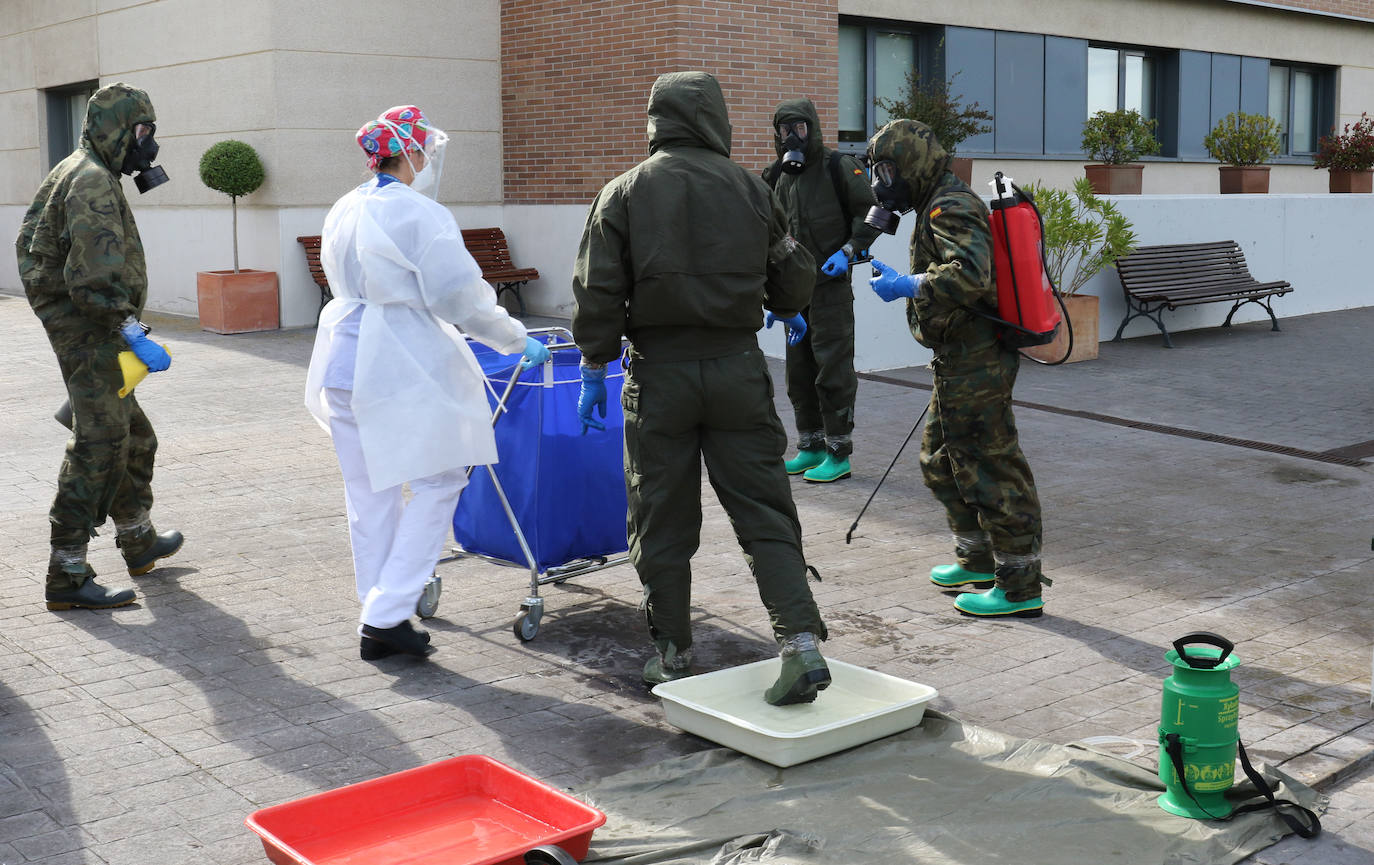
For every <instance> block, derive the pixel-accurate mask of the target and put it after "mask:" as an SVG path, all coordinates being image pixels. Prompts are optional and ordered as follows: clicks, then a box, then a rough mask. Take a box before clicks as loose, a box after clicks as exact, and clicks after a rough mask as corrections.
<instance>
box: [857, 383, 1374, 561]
mask: <svg viewBox="0 0 1374 865" xmlns="http://www.w3.org/2000/svg"><path fill="white" fill-rule="evenodd" d="M928 411H930V403H926V407H925V408H923V409H921V416H920V417H918V418H916V423H915V424H914V425H912V427H911V432H909V433H907V434H906V441H904V442H902V446H901V447H899V448H897V453H896V454H894V455H893V457H892V462H890V463H888V466H887V471H885V472H883V476H882V477H881V478H879V479H878V485H877V486H876V487H874V488H873V492H871V493H869V495H868V501H866V502H864V506H863V507H862V508H860V509H859V515H858V516H857V517H855V518H854V524H853V525H851V526H850V527H849V531H847V532H845V533H844V542H845V543H846V544H847V543H849V542H850V539H851V538H853V536H854V532H855V531H856V530H857V529H858V528H859V520H861V519H863V518H864V513H865V512H866V511H867V510H868V506H869V505H871V504H873V497H874V496H876V495H877V494H878V490H880V489H882V487H883V481H885V480H887V476H888V474H890V473H891V472H892V467H893V466H895V465H897V460H898V459H900V458H901V456H902V451H904V450H906V446H907V444H908V443H909V442H910V441H911V437H912V436H914V435H916V429H917V428H918V427H919V426H920V425H921V421H923V420H925V417H926V412H928ZM1371 543H1374V541H1372V542H1371Z"/></svg>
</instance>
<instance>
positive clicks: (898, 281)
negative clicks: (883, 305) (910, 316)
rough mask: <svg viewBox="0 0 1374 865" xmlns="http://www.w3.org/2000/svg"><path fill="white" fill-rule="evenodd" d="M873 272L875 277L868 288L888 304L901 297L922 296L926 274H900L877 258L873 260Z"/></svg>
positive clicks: (869, 282)
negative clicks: (922, 286) (922, 285)
mask: <svg viewBox="0 0 1374 865" xmlns="http://www.w3.org/2000/svg"><path fill="white" fill-rule="evenodd" d="M873 270H874V276H873V278H872V279H870V280H869V281H868V287H869V288H871V289H873V291H874V293H875V294H877V295H878V297H881V298H882V299H883V300H884V301H885V302H887V303H891V302H892V301H894V300H896V299H897V298H899V297H915V296H916V295H918V294H920V292H921V280H923V279H925V278H926V275H925V274H924V273H918V274H915V275H912V274H910V273H898V272H897V271H895V270H893V269H892V268H890V267H888V266H887V265H886V264H883V263H882V262H881V261H879V260H878V259H876V258H875V259H873Z"/></svg>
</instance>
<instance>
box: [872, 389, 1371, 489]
mask: <svg viewBox="0 0 1374 865" xmlns="http://www.w3.org/2000/svg"><path fill="white" fill-rule="evenodd" d="M859 378H861V379H864V380H866V381H875V382H880V383H882V384H892V385H897V386H898V387H907V388H913V389H915V390H931V386H930V385H928V384H925V383H924V382H917V381H906V380H904V379H900V378H892V377H891V376H885V375H875V374H873V373H867V372H861V373H859ZM1012 405H1014V406H1016V407H1017V408H1029V409H1035V410H1036V411H1043V412H1049V413H1050V414H1059V415H1065V416H1066V417H1076V418H1081V419H1082V420H1091V421H1097V422H1098V423H1108V424H1113V425H1114V426H1123V427H1128V428H1129V429H1138V430H1144V431H1145V432H1153V433H1159V434H1161V435H1171V436H1178V437H1179V438H1187V439H1196V440H1197V441H1204V442H1212V443H1214V444H1222V445H1230V446H1231V447H1238V448H1249V449H1250V450H1256V451H1264V452H1266V453H1271V454H1280V455H1282V456H1288V457H1296V458H1298V459H1304V460H1312V461H1314V462H1319V463H1332V464H1334V465H1338V466H1351V467H1353V468H1359V467H1361V466H1366V465H1369V463H1368V462H1367V461H1365V460H1362V459H1359V458H1358V457H1359V456H1365V455H1368V456H1374V453H1361V452H1360V451H1364V450H1365V445H1370V444H1374V443H1371V442H1365V443H1363V444H1361V445H1352V446H1350V447H1348V448H1339V449H1336V450H1330V451H1325V452H1323V451H1309V450H1303V449H1302V448H1295V447H1289V446H1288V445H1277V444H1272V443H1270V442H1261V441H1253V440H1251V439H1238V438H1233V437H1232V436H1224V435H1217V434H1216V433H1208V432H1200V431H1198V430H1191V429H1186V428H1184V427H1176V426H1166V425H1165V424H1158V423H1150V422H1149V421H1139V420H1129V419H1127V418H1123V417H1113V416H1112V415H1106V414H1099V413H1097V412H1092V411H1079V410H1078V409H1071V408H1061V407H1059V406H1054V405H1046V404H1045V403H1038V402H1024V401H1022V400H1012Z"/></svg>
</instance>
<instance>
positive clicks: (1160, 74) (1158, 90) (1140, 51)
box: [1084, 39, 1169, 122]
mask: <svg viewBox="0 0 1374 865" xmlns="http://www.w3.org/2000/svg"><path fill="white" fill-rule="evenodd" d="M1087 42H1088V52H1089V54H1088V56H1089V57H1090V58H1091V56H1092V53H1091V52H1092V50H1093V49H1094V48H1096V49H1099V50H1104V51H1115V52H1116V108H1115V109H1113V110H1116V111H1120V110H1121V109H1123V108H1125V106H1126V58H1127V57H1139V58H1142V59H1143V60H1146V61H1149V64H1150V66H1151V67H1152V74H1151V78H1150V87H1149V94H1148V95H1149V102H1150V107H1151V111H1150V112H1149V113H1146V112H1145V111H1141V112H1140V114H1141V116H1142V117H1144V118H1145V119H1146V120H1155V121H1156V122H1158V121H1159V120H1160V114H1161V113H1162V108H1161V106H1162V105H1163V104H1164V98H1163V97H1164V89H1163V80H1164V72H1165V68H1166V64H1167V63H1168V60H1169V52H1168V49H1164V48H1153V47H1150V46H1145V45H1124V44H1121V43H1116V42H1097V41H1094V40H1091V39H1089V40H1087ZM1091 75H1092V63H1091V62H1089V63H1088V66H1087V72H1086V76H1085V82H1084V83H1085V84H1086V85H1087V90H1088V91H1089V92H1091V91H1092V78H1091ZM1141 95H1142V99H1143V97H1144V96H1145V92H1144V90H1143V89H1142V93H1141ZM1084 107H1085V108H1091V106H1089V105H1086V103H1085V106H1084ZM1099 110H1102V109H1099ZM1092 115H1093V112H1092V111H1088V112H1087V116H1089V117H1091V116H1092Z"/></svg>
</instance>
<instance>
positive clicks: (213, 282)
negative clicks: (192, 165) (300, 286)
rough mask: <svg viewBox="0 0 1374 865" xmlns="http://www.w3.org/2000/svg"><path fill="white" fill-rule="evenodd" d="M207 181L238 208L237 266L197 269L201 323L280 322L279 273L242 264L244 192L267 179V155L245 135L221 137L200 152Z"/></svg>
mask: <svg viewBox="0 0 1374 865" xmlns="http://www.w3.org/2000/svg"><path fill="white" fill-rule="evenodd" d="M200 179H201V182H202V183H204V184H205V185H206V186H208V187H210V188H211V189H213V190H215V191H216V192H222V193H224V194H225V195H228V196H229V201H230V206H231V208H232V211H233V240H234V269H233V270H202V271H199V272H197V273H196V300H197V305H198V307H199V310H200V326H201V328H203V329H204V330H208V331H211V332H213V333H247V332H249V331H255V330H275V329H277V327H279V326H280V301H279V298H278V296H277V274H276V273H275V272H273V271H270V270H250V269H247V268H240V267H239V210H238V198H239V196H240V195H248V194H249V193H251V192H253V191H254V190H256V189H257V188H258V187H259V186H261V185H262V181H263V169H262V161H261V160H260V159H258V154H257V151H255V150H254V149H253V148H252V147H251V146H249V145H247V144H245V143H243V142H242V141H234V140H228V141H221V142H219V143H218V144H215V145H212V146H211V147H210V149H209V150H206V151H205V153H204V154H203V155H202V156H201V157H200Z"/></svg>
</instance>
